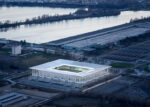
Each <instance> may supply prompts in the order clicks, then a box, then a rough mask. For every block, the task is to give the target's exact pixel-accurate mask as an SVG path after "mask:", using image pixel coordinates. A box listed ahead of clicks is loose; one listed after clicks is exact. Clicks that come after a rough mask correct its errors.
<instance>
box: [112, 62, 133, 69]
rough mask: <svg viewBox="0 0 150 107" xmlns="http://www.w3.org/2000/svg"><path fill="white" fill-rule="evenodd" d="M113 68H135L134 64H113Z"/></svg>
mask: <svg viewBox="0 0 150 107" xmlns="http://www.w3.org/2000/svg"><path fill="white" fill-rule="evenodd" d="M111 66H112V67H114V68H131V67H133V64H130V63H123V62H122V63H119V62H118V63H112V64H111Z"/></svg>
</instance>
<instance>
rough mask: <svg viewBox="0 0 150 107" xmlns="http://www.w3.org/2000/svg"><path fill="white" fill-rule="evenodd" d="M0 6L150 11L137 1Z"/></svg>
mask: <svg viewBox="0 0 150 107" xmlns="http://www.w3.org/2000/svg"><path fill="white" fill-rule="evenodd" d="M0 6H8V7H9V6H21V7H25V6H26V7H62V8H86V7H89V8H105V9H106V8H107V9H121V10H137V11H138V10H150V3H149V2H137V1H129V0H128V1H127V0H126V1H121V2H118V1H113V2H111V1H109V0H108V1H105V2H99V3H80V2H50V1H43V2H39V1H33V2H30V1H24V0H22V1H9V0H7V1H3V0H0Z"/></svg>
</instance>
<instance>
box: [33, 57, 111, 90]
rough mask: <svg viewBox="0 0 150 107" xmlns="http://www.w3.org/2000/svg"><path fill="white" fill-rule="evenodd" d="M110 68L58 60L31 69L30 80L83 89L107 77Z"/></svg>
mask: <svg viewBox="0 0 150 107" xmlns="http://www.w3.org/2000/svg"><path fill="white" fill-rule="evenodd" d="M110 68H111V67H110V66H106V65H99V64H91V63H85V62H77V61H71V60H64V59H58V60H55V61H52V62H48V63H44V64H41V65H38V66H34V67H31V68H30V69H31V70H32V79H34V80H37V81H45V82H53V83H57V84H60V85H64V86H72V87H75V88H77V87H83V86H85V85H88V84H89V83H93V82H96V81H97V80H99V79H100V78H101V77H104V75H107V74H108V73H109V70H110Z"/></svg>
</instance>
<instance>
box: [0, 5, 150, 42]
mask: <svg viewBox="0 0 150 107" xmlns="http://www.w3.org/2000/svg"><path fill="white" fill-rule="evenodd" d="M23 8H24V7H23ZM18 11H19V10H18ZM62 11H64V9H62ZM14 14H15V13H14ZM141 17H150V11H122V12H121V14H120V15H118V16H110V17H100V18H86V19H79V20H70V21H61V22H56V23H48V24H41V25H33V26H21V27H20V28H16V29H11V30H8V31H6V32H0V38H7V39H11V40H17V41H20V40H26V41H27V42H30V43H44V42H49V41H53V40H57V39H61V38H65V37H70V36H75V35H78V34H82V33H86V32H91V31H95V30H99V29H103V28H108V27H113V26H117V25H121V24H125V23H128V22H130V20H131V19H135V18H141Z"/></svg>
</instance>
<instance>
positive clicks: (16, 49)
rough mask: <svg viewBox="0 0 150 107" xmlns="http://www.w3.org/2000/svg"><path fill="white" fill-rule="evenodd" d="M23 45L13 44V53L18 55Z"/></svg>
mask: <svg viewBox="0 0 150 107" xmlns="http://www.w3.org/2000/svg"><path fill="white" fill-rule="evenodd" d="M21 50H22V47H21V45H13V46H12V55H13V56H17V55H20V54H21Z"/></svg>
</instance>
